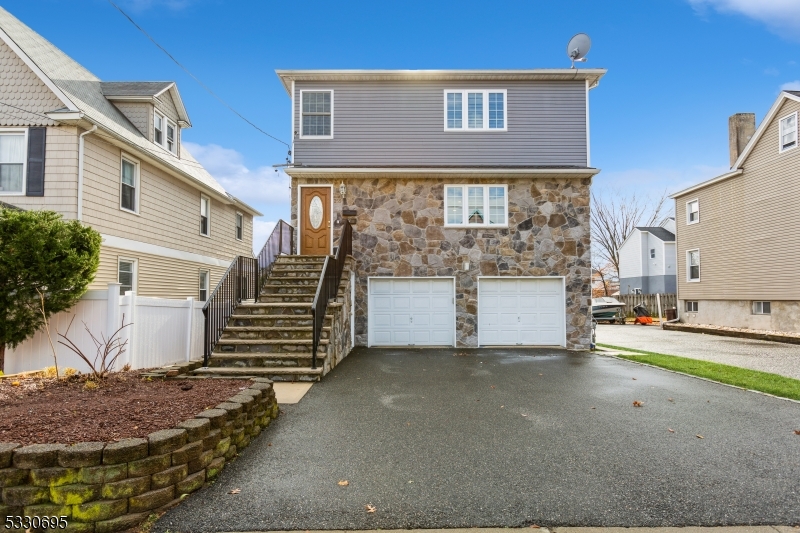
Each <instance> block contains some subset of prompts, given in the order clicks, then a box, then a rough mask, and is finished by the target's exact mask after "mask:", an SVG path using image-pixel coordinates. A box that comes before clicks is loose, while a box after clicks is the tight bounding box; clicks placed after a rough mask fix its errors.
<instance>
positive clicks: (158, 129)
mask: <svg viewBox="0 0 800 533" xmlns="http://www.w3.org/2000/svg"><path fill="white" fill-rule="evenodd" d="M153 126H154V130H155V131H154V133H153V142H154V143H156V144H160V145H163V144H164V117H162V116H161V115H159V114H158V113H156V114H155V117H154V118H153Z"/></svg>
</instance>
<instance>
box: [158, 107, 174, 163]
mask: <svg viewBox="0 0 800 533" xmlns="http://www.w3.org/2000/svg"><path fill="white" fill-rule="evenodd" d="M177 137H178V127H177V126H176V125H175V123H174V122H172V121H171V120H170V119H168V118H166V117H164V115H161V114H159V113H158V112H156V113H155V114H154V116H153V142H154V143H156V144H157V145H159V146H163V147H164V148H166V149H167V150H169V151H170V152H172V153H173V154H174V153H177V147H178V143H177Z"/></svg>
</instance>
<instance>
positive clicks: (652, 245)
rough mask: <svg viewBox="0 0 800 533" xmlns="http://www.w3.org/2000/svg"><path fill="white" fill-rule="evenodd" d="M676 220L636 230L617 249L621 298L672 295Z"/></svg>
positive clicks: (675, 280)
mask: <svg viewBox="0 0 800 533" xmlns="http://www.w3.org/2000/svg"><path fill="white" fill-rule="evenodd" d="M676 273H677V268H676V265H675V219H674V218H673V217H667V218H665V219H664V220H663V221H662V222H661V224H659V225H658V226H654V227H637V228H634V230H633V231H632V232H631V234H630V235H628V238H627V239H625V242H623V243H622V246H620V248H619V293H620V294H635V293H640V294H675V292H676V291H677V277H676Z"/></svg>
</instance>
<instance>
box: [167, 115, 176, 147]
mask: <svg viewBox="0 0 800 533" xmlns="http://www.w3.org/2000/svg"><path fill="white" fill-rule="evenodd" d="M176 131H177V128H176V127H175V124H173V123H172V121H170V120H167V150H169V151H170V152H172V153H173V154H174V153H175V151H176V150H177V143H176V142H175V137H176V133H175V132H176Z"/></svg>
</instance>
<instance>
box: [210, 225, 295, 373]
mask: <svg viewBox="0 0 800 533" xmlns="http://www.w3.org/2000/svg"><path fill="white" fill-rule="evenodd" d="M293 238H294V228H293V227H292V226H290V225H289V224H287V223H286V222H284V221H283V220H279V221H278V223H277V224H276V225H275V229H273V230H272V234H270V236H269V238H268V239H267V242H266V243H265V244H264V247H263V248H262V249H261V252H260V253H259V254H258V256H257V257H245V256H242V255H240V256H237V257H235V258H234V259H233V261H231V264H230V266H229V267H228V270H226V271H225V274H223V276H222V278H221V279H220V280H219V283H218V284H217V286H216V288H215V289H214V292H212V293H211V296H209V297H208V300H206V303H205V305H204V306H203V317H204V326H205V331H204V332H203V366H208V358H209V357H211V354H212V353H213V350H214V347H215V346H216V344H217V342H218V341H219V338H220V337H221V336H222V332H223V331H224V330H225V326H227V325H228V321H229V320H230V318H231V316H232V315H233V313H234V311H236V307H237V306H238V305H239V304H240V303H242V300H255V299H256V298H258V294H259V292H261V288H262V287H263V285H264V281H265V280H266V279H267V276H268V275H269V271H270V269H271V268H272V264H273V263H274V262H275V259H277V257H278V256H279V255H280V254H282V253H284V254H289V253H291V251H292V241H293Z"/></svg>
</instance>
